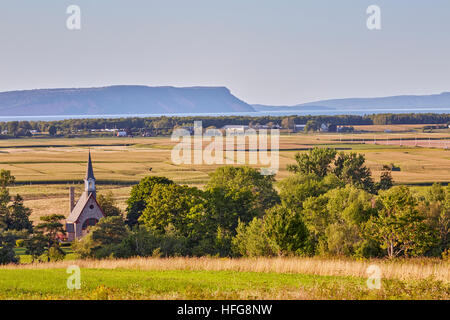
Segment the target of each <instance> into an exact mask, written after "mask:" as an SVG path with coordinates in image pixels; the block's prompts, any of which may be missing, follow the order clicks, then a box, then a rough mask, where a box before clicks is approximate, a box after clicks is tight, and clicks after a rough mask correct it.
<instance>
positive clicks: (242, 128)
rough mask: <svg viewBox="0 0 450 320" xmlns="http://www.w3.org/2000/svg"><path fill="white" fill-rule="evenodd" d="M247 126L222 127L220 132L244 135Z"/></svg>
mask: <svg viewBox="0 0 450 320" xmlns="http://www.w3.org/2000/svg"><path fill="white" fill-rule="evenodd" d="M248 128H249V126H246V125H226V126H223V127H222V130H223V131H224V132H225V133H227V134H231V135H233V134H244V133H245V130H247V129H248Z"/></svg>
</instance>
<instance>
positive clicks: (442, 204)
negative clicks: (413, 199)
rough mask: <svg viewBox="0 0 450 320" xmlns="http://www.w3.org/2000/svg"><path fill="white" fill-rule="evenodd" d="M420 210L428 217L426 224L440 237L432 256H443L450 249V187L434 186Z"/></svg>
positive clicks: (436, 184)
mask: <svg viewBox="0 0 450 320" xmlns="http://www.w3.org/2000/svg"><path fill="white" fill-rule="evenodd" d="M419 210H420V211H421V212H422V213H423V214H424V216H425V217H426V220H425V222H426V224H427V225H428V226H429V227H430V228H432V229H433V230H435V232H436V233H437V235H438V241H437V246H436V247H435V248H434V249H433V252H432V254H434V255H442V254H443V253H444V252H446V251H447V250H449V248H450V186H447V188H444V187H442V185H441V184H439V183H435V184H433V186H432V187H431V188H430V190H429V191H428V194H427V196H426V198H425V199H424V201H423V202H422V203H421V204H420V207H419Z"/></svg>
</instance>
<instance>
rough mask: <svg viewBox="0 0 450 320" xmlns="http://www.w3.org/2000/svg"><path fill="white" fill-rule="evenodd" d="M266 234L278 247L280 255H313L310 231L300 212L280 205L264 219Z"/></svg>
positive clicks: (271, 210)
mask: <svg viewBox="0 0 450 320" xmlns="http://www.w3.org/2000/svg"><path fill="white" fill-rule="evenodd" d="M264 232H265V233H267V236H268V237H269V239H271V240H272V241H273V242H274V243H275V244H276V246H277V248H278V250H279V252H278V254H279V255H291V254H295V255H308V254H310V253H312V245H311V242H310V237H309V231H308V229H307V228H306V226H305V224H304V222H303V219H302V217H301V215H300V213H299V212H298V211H295V210H291V209H288V208H286V207H284V206H281V205H278V206H275V207H273V208H272V209H270V210H268V213H267V215H266V216H265V217H264Z"/></svg>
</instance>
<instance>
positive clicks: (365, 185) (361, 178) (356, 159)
mask: <svg viewBox="0 0 450 320" xmlns="http://www.w3.org/2000/svg"><path fill="white" fill-rule="evenodd" d="M365 161H366V159H365V157H364V155H362V154H357V153H355V152H351V153H344V152H340V153H339V154H338V157H337V159H336V160H335V162H334V165H335V168H334V174H335V175H336V176H337V177H338V178H340V179H341V180H342V181H344V182H345V183H346V184H352V185H354V186H356V187H358V188H361V189H364V190H366V191H368V192H371V193H373V192H375V184H374V182H373V179H372V173H371V172H370V169H369V168H367V167H366V165H365Z"/></svg>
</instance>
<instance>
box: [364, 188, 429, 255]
mask: <svg viewBox="0 0 450 320" xmlns="http://www.w3.org/2000/svg"><path fill="white" fill-rule="evenodd" d="M379 198H380V201H381V204H382V209H381V210H379V211H378V216H376V217H372V218H371V219H370V220H369V221H368V223H367V226H366V236H367V237H368V238H371V239H373V240H375V241H378V242H379V243H380V244H381V246H382V248H383V249H386V250H387V255H388V257H389V258H394V257H397V256H400V255H401V254H404V255H419V254H422V253H424V252H425V251H426V250H427V249H429V248H430V247H431V246H432V245H433V243H434V242H435V234H434V232H433V230H432V229H431V228H429V227H428V226H427V225H426V224H425V222H424V220H425V217H423V216H422V215H420V214H419V212H418V210H417V208H416V205H417V202H416V199H414V197H413V196H412V194H411V192H410V190H409V188H408V187H405V186H398V187H394V188H391V189H389V190H387V191H384V192H382V193H381V194H380V197H379Z"/></svg>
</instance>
